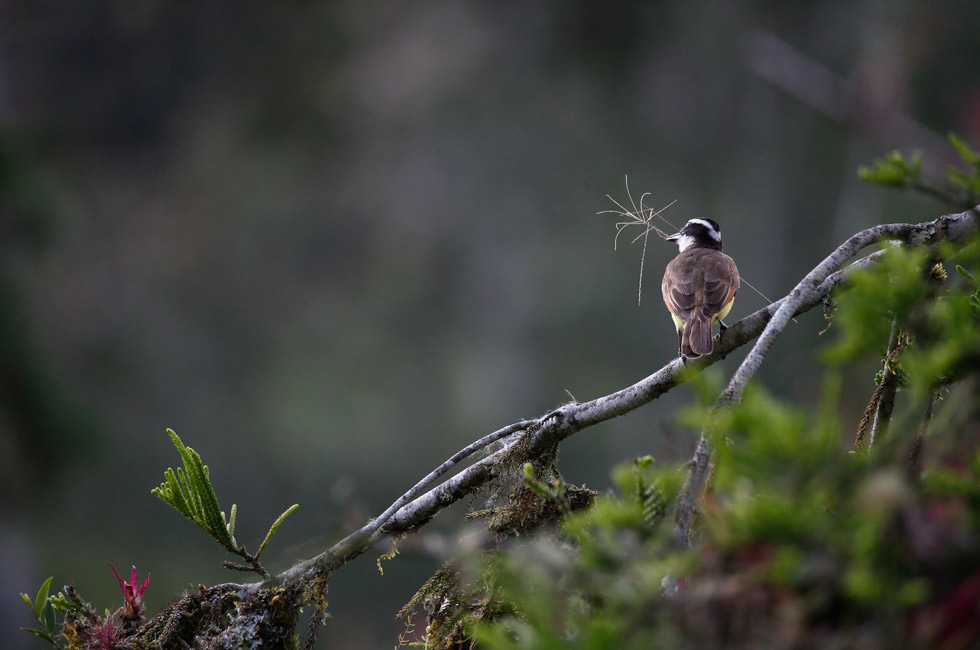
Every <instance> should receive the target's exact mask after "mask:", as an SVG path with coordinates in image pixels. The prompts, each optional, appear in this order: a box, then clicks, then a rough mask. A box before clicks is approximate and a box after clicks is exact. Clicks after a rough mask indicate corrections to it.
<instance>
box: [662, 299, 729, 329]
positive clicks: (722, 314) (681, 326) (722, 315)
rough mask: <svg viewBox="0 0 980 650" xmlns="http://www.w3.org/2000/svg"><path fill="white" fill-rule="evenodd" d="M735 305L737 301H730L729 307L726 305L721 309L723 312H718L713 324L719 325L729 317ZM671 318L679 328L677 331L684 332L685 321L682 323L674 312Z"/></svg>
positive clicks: (712, 320) (712, 321)
mask: <svg viewBox="0 0 980 650" xmlns="http://www.w3.org/2000/svg"><path fill="white" fill-rule="evenodd" d="M734 304H735V299H734V298H732V299H731V300H729V301H728V304H727V305H725V306H724V307H722V308H721V311H720V312H718V313H717V314H715V315H714V317H713V318H712V319H711V324H712V325H714V324H715V323H717V322H718V321H720V320H721V319H723V318H725V316H728V312H730V311H731V310H732V305H734ZM670 317H671V318H673V319H674V327H676V328H677V331H678V332H683V331H684V321H682V320H681V319H680V318H678V317H677V316H676V315H675V314H674V313H673V312H671V314H670Z"/></svg>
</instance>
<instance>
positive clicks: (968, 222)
mask: <svg viewBox="0 0 980 650" xmlns="http://www.w3.org/2000/svg"><path fill="white" fill-rule="evenodd" d="M976 228H977V223H976V217H975V215H974V214H973V213H972V212H966V213H963V214H960V215H949V216H944V217H940V218H939V219H937V220H935V221H932V222H928V223H925V224H918V225H911V224H889V225H885V226H877V227H875V228H872V229H869V230H867V231H863V232H861V233H858V234H857V235H854V236H853V237H851V238H850V239H848V240H847V241H846V242H845V243H844V244H843V245H841V246H840V247H839V248H838V249H837V250H836V251H834V253H833V254H832V255H831V256H829V257H828V258H827V259H826V260H824V261H823V262H821V264H820V265H818V266H817V268H815V269H814V270H813V271H811V273H809V274H808V275H807V276H806V278H804V280H803V281H802V282H801V283H800V284H799V285H797V287H796V288H795V289H794V290H793V292H792V293H790V295H789V296H787V297H785V298H783V299H781V300H779V301H777V302H775V303H773V304H771V305H768V306H767V307H764V308H763V309H760V310H758V311H757V312H755V313H753V314H751V315H749V316H746V317H745V318H743V319H742V320H740V321H739V322H737V323H735V324H734V325H732V326H731V327H730V328H728V330H726V332H725V334H724V336H719V337H718V340H717V342H716V344H715V350H714V352H713V353H712V354H711V355H709V356H707V357H701V358H699V359H697V360H696V361H694V362H688V363H687V365H684V364H683V363H682V362H681V361H680V359H679V358H678V359H674V360H672V361H671V362H670V363H668V364H667V365H666V366H664V367H663V368H661V369H660V370H658V371H657V372H655V373H654V374H652V375H650V376H649V377H647V378H645V379H643V380H641V381H639V382H637V383H635V384H633V385H632V386H629V387H627V388H624V389H622V390H620V391H617V392H615V393H611V394H609V395H606V396H604V397H599V398H597V399H594V400H591V401H589V402H581V403H580V402H571V403H568V404H565V405H563V406H561V407H559V408H557V409H555V410H554V411H551V412H550V413H547V414H545V415H542V416H540V417H538V418H536V419H533V420H520V421H518V422H515V423H513V424H511V425H509V426H507V427H504V428H502V429H500V430H498V431H495V432H494V433H492V434H489V435H487V436H485V437H483V438H481V439H480V440H478V441H476V442H474V443H472V444H470V445H468V446H467V447H465V448H463V449H462V450H460V451H459V452H457V453H456V454H454V455H453V456H452V457H450V458H449V459H448V460H447V461H446V462H444V463H442V464H441V465H440V466H439V467H437V468H436V469H435V470H433V471H432V472H430V474H429V475H428V476H426V477H425V478H424V479H422V480H421V481H419V483H417V484H416V485H415V486H414V487H413V488H412V489H411V490H409V491H408V492H406V493H405V494H403V495H402V496H401V497H399V498H398V499H397V500H396V501H395V502H394V503H392V504H391V506H389V507H388V508H386V509H385V511H384V512H383V513H382V514H381V515H380V516H379V517H378V518H377V519H374V520H372V521H371V522H369V523H368V524H366V525H365V526H363V527H362V528H360V529H358V530H357V531H355V532H353V533H351V534H350V535H348V536H347V537H345V538H344V539H342V540H340V541H339V542H337V543H336V544H334V545H333V546H332V547H330V548H329V549H327V550H326V551H324V552H323V553H321V554H320V555H318V556H316V557H314V558H311V559H309V560H306V561H304V562H300V563H298V564H296V565H295V566H293V567H292V568H290V569H288V570H286V571H284V572H283V573H281V574H279V575H278V576H276V577H274V578H273V579H272V582H273V583H276V584H283V585H286V584H295V583H298V582H304V581H306V580H308V579H309V577H310V576H313V575H317V574H320V575H322V574H323V573H325V572H329V571H332V570H334V569H336V568H338V567H340V566H342V565H343V564H345V563H347V562H349V561H350V560H351V559H353V558H354V557H356V556H357V555H359V554H361V553H362V552H364V551H365V550H366V549H367V548H369V547H370V545H371V543H372V541H373V540H374V539H375V538H376V537H377V536H378V535H380V534H389V535H390V534H397V533H402V532H407V531H413V530H417V529H418V528H420V527H421V526H423V525H425V524H426V523H427V522H428V521H430V520H431V519H432V518H433V517H435V516H436V514H438V513H439V512H440V511H441V510H443V509H444V508H446V507H448V506H450V505H451V504H453V503H455V502H456V501H458V500H459V499H461V498H463V497H465V496H467V495H469V494H472V493H473V492H474V491H475V490H476V489H478V488H479V487H480V486H482V485H484V484H485V483H486V482H487V481H488V480H490V479H491V478H492V477H493V475H494V470H495V467H496V466H497V464H498V463H500V462H501V461H503V460H504V459H505V456H506V455H507V454H508V453H510V452H511V451H512V449H513V446H514V445H515V444H517V443H518V442H523V443H524V444H526V445H527V449H528V453H530V454H532V455H533V454H535V453H538V452H540V451H541V450H543V449H546V448H548V447H550V446H553V445H556V444H558V443H559V442H561V441H562V440H564V439H565V438H567V437H569V436H571V435H572V434H574V433H576V432H578V431H581V430H582V429H585V428H587V427H590V426H593V425H595V424H598V423H600V422H604V421H606V420H609V419H612V418H614V417H617V416H620V415H623V414H625V413H629V412H630V411H633V410H635V409H637V408H639V407H640V406H643V405H645V404H648V403H649V402H651V401H653V400H654V399H656V398H658V397H660V396H661V395H663V394H664V393H666V392H667V391H669V390H670V389H672V388H674V387H675V386H676V385H677V384H678V383H680V381H681V373H682V372H691V371H695V372H697V371H700V370H702V369H703V368H705V367H707V366H709V365H711V364H713V363H716V362H717V361H720V360H721V359H724V358H725V357H726V356H728V354H730V353H731V352H732V351H733V350H735V349H737V348H739V347H741V346H743V345H745V344H746V343H747V342H749V341H751V340H752V339H754V338H755V337H757V336H759V335H760V333H761V334H762V337H760V339H759V341H757V342H756V344H755V346H754V347H753V349H752V351H751V352H750V353H749V355H748V357H747V358H746V360H745V361H744V362H743V363H742V366H740V368H739V372H736V375H735V376H734V377H733V378H732V382H731V383H730V384H729V387H728V388H727V389H726V391H725V392H724V393H723V397H724V398H725V400H726V401H729V402H730V401H732V400H737V399H738V398H739V397H740V396H741V392H742V390H744V384H745V382H747V381H748V379H749V378H750V377H751V375H752V374H754V372H755V370H757V369H758V367H759V365H760V364H761V363H762V360H763V359H764V358H765V355H766V354H767V353H768V351H769V349H770V348H771V347H772V345H773V343H774V342H775V339H776V337H778V335H779V333H780V332H781V331H782V330H783V328H785V327H786V324H787V323H788V322H789V320H790V318H792V317H793V316H795V315H797V314H801V313H803V312H806V311H808V310H810V309H812V308H813V307H815V306H816V305H819V304H820V303H821V301H822V300H823V298H824V297H825V296H826V295H828V294H829V292H830V291H831V290H832V289H833V288H835V287H837V286H838V285H840V284H841V283H842V282H844V281H845V280H846V276H847V274H848V273H849V272H850V271H851V270H853V269H855V268H860V267H865V266H868V265H871V264H873V263H874V262H875V261H876V260H877V258H878V257H879V256H880V255H881V252H877V253H872V254H871V255H868V256H867V257H864V258H862V259H861V260H858V261H857V262H855V263H854V264H852V265H850V266H849V267H848V268H847V269H845V270H844V271H837V270H836V269H839V268H840V267H841V266H842V265H843V264H844V262H846V261H847V260H848V259H850V258H851V257H853V256H854V254H855V253H857V252H858V251H860V250H861V249H862V248H864V247H865V246H867V245H869V244H871V243H874V242H876V241H880V240H881V239H898V240H900V241H904V242H906V243H910V244H922V243H928V242H930V241H935V240H938V239H941V238H949V239H954V240H958V239H962V238H963V237H965V236H966V235H967V234H969V233H972V232H973V231H975V230H976ZM834 271H836V272H834ZM508 437H510V439H508ZM501 439H503V440H504V443H503V447H502V448H501V449H500V450H498V451H496V452H494V453H492V454H490V455H489V456H487V457H485V458H483V459H481V460H479V461H477V462H476V463H474V464H473V465H471V466H470V467H467V468H466V469H464V470H463V471H462V472H460V473H459V474H457V475H456V476H453V477H452V478H450V479H448V480H446V481H444V482H443V483H441V484H439V485H437V486H436V487H434V488H431V489H429V490H428V491H427V492H425V493H424V494H420V492H421V491H422V490H424V489H425V488H426V487H427V486H428V485H430V484H431V482H432V481H434V480H436V479H437V478H438V477H440V476H442V475H443V474H444V473H445V472H447V471H448V470H449V469H451V468H452V467H454V466H455V465H457V464H458V463H459V462H460V461H462V460H463V459H465V458H467V457H469V456H470V455H472V454H473V453H474V452H476V451H478V450H480V449H484V448H486V447H487V446H488V445H490V444H492V443H494V442H496V441H498V440H501ZM702 442H706V441H704V440H702ZM700 446H701V445H699V447H700ZM704 455H705V456H706V457H708V458H710V452H708V453H707V454H704ZM702 465H706V462H705V461H700V462H697V463H694V464H693V465H692V468H691V472H690V473H689V484H690V486H691V487H694V486H697V487H698V490H700V487H701V486H703V484H704V481H703V478H702V479H700V480H691V477H692V476H693V475H694V473H695V469H696V467H700V466H702ZM703 469H705V470H706V469H707V467H704V468H703ZM704 476H705V477H706V471H705V473H704ZM693 493H694V492H691V494H693ZM688 529H689V526H688ZM260 586H261V583H255V584H252V585H243V587H244V588H245V589H246V590H251V591H254V590H257V589H258V588H259V587H260Z"/></svg>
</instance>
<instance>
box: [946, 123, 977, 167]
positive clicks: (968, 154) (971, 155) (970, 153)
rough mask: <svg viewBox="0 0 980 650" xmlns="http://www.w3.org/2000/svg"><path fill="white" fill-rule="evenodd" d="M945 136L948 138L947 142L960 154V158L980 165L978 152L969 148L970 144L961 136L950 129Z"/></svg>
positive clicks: (971, 163) (970, 163) (968, 162)
mask: <svg viewBox="0 0 980 650" xmlns="http://www.w3.org/2000/svg"><path fill="white" fill-rule="evenodd" d="M946 137H947V139H948V140H949V143H950V144H951V145H953V148H955V149H956V151H957V153H959V154H960V158H962V159H963V162H965V163H967V164H969V165H974V166H976V167H980V152H977V151H974V150H973V149H971V148H970V145H968V144H967V143H966V142H965V141H964V140H963V139H962V138H960V136H958V135H956V134H955V133H953V132H952V131H950V132H949V133H948V134H947V136H946Z"/></svg>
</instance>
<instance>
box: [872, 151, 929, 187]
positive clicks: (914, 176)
mask: <svg viewBox="0 0 980 650" xmlns="http://www.w3.org/2000/svg"><path fill="white" fill-rule="evenodd" d="M921 173H922V156H921V155H920V154H919V153H918V152H915V153H913V154H912V157H911V158H906V157H905V156H903V155H902V153H901V152H900V151H892V152H891V153H889V154H888V155H887V156H885V157H884V158H875V159H874V163H872V165H871V166H870V167H869V166H865V165H862V166H861V167H858V176H860V177H861V179H862V180H865V181H867V182H869V183H874V184H876V185H884V186H885V187H900V188H905V187H911V186H912V184H913V183H915V182H916V181H918V180H919V178H920V176H921Z"/></svg>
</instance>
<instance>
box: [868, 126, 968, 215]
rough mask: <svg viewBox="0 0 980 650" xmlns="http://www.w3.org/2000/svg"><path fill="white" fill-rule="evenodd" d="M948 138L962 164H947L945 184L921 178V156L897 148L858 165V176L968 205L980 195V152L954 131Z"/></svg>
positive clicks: (881, 183) (963, 205) (949, 201)
mask: <svg viewBox="0 0 980 650" xmlns="http://www.w3.org/2000/svg"><path fill="white" fill-rule="evenodd" d="M948 140H949V143H950V145H952V147H953V148H954V149H955V150H956V152H957V153H958V154H959V156H960V159H961V160H962V161H963V166H962V167H955V166H953V165H949V166H947V167H946V169H945V170H943V179H944V181H945V183H946V185H945V186H942V185H940V184H939V183H931V182H929V181H926V180H925V179H923V177H922V157H921V155H920V154H919V153H918V152H915V153H913V154H912V155H911V156H910V157H908V158H906V157H905V156H904V155H902V153H901V152H899V151H892V152H891V153H889V154H888V155H887V156H885V157H884V158H875V160H874V162H873V163H872V164H871V165H870V166H869V165H862V166H861V167H858V176H860V177H861V179H862V180H865V181H867V182H869V183H874V184H876V185H882V186H884V187H892V188H900V189H910V190H914V191H917V192H921V193H922V194H926V195H928V196H932V197H934V198H938V199H941V200H943V201H945V202H947V203H950V204H953V205H959V206H962V207H964V208H967V209H969V208H972V207H974V206H975V205H976V204H977V201H978V197H980V152H977V151H975V150H973V149H972V148H971V147H970V146H969V145H968V144H967V143H966V142H965V141H964V140H963V139H962V138H960V137H959V136H958V135H956V134H955V133H952V132H951V133H949V135H948Z"/></svg>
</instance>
